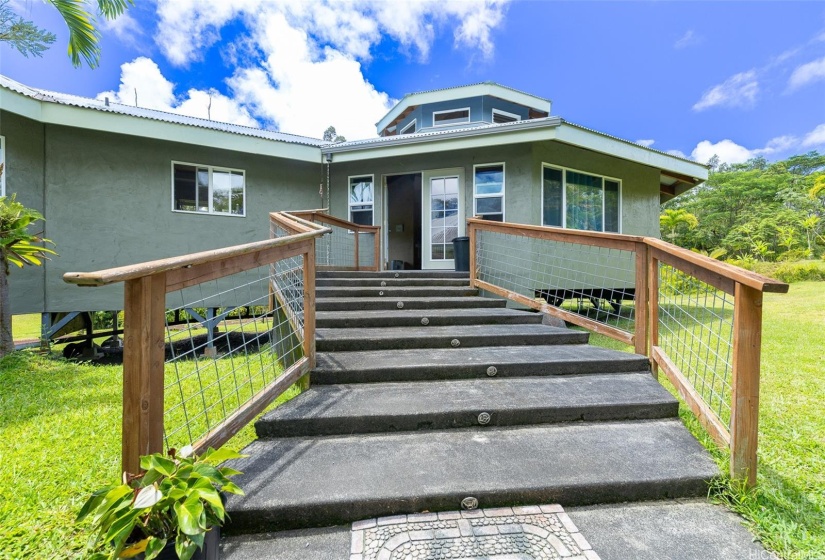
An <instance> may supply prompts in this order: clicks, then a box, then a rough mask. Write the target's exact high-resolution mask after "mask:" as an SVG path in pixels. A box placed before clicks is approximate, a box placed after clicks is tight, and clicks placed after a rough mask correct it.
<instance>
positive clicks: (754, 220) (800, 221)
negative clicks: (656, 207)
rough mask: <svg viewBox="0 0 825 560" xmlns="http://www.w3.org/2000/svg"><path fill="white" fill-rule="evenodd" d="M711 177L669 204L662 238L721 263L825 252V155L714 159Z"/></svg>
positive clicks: (665, 208)
mask: <svg viewBox="0 0 825 560" xmlns="http://www.w3.org/2000/svg"><path fill="white" fill-rule="evenodd" d="M709 165H710V167H711V170H710V176H709V178H708V180H707V181H706V182H705V183H704V184H702V185H700V186H698V187H696V188H694V189H691V190H690V191H688V192H686V193H684V194H682V195H680V196H678V197H676V198H674V199H672V200H670V201H668V202H666V203H665V204H663V206H662V215H661V218H660V225H661V229H662V237H664V238H665V239H666V240H668V241H670V242H671V243H674V244H676V245H680V246H682V247H685V248H688V249H694V250H697V251H700V252H703V253H706V254H709V255H712V256H714V257H716V258H723V257H724V258H726V259H743V260H750V259H755V260H758V261H795V260H804V259H811V258H818V257H821V256H823V254H824V253H825V155H822V154H819V153H818V152H816V151H813V152H809V153H807V154H803V155H796V156H792V157H789V158H788V159H785V160H782V161H777V162H768V161H767V160H766V159H765V158H762V157H758V158H753V159H750V160H748V161H746V162H745V163H738V164H725V163H722V164H720V163H719V160H718V158H714V159H712V160H711V161H710V162H709Z"/></svg>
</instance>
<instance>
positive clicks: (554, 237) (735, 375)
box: [467, 218, 788, 485]
mask: <svg viewBox="0 0 825 560" xmlns="http://www.w3.org/2000/svg"><path fill="white" fill-rule="evenodd" d="M467 224H468V228H467V230H468V235H469V237H470V282H471V285H472V286H473V287H477V288H480V289H483V290H487V291H490V292H492V293H495V294H498V295H500V296H502V297H505V298H507V299H510V300H512V301H515V302H518V303H520V304H523V305H526V306H528V307H531V308H533V309H537V310H540V311H542V312H545V313H549V314H551V315H554V316H557V317H560V318H562V319H564V320H565V321H569V322H571V323H574V324H576V325H580V326H582V327H584V328H587V329H589V330H591V331H593V332H596V333H600V334H604V335H606V336H609V337H611V338H614V339H616V340H619V341H621V342H624V343H625V344H629V345H631V346H633V347H634V349H635V352H636V353H637V354H642V355H645V356H648V357H649V358H650V361H651V366H652V369H653V373H654V375H656V372H657V370H658V369H661V370H662V371H663V372H664V373H665V375H666V376H667V377H668V379H669V380H670V381H671V382H672V383H673V385H674V386H675V387H676V389H677V391H678V392H679V394H680V395H681V396H682V398H683V399H684V400H685V402H686V403H687V405H688V406H689V407H690V409H691V410H692V411H693V412H694V413H695V414H696V415H697V417H698V418H699V420H700V421H701V422H702V424H703V426H704V427H705V428H706V429H707V430H708V433H710V435H711V436H712V437H713V438H714V439H715V440H716V441H717V443H718V444H719V445H721V446H723V447H729V448H730V453H731V460H730V473H731V475H732V476H733V477H734V478H736V479H740V480H745V481H746V482H747V484H749V485H753V484H755V483H756V469H757V460H756V453H757V440H758V426H759V375H760V371H759V368H760V346H761V333H762V294H763V293H764V292H775V293H786V292H787V291H788V285H787V284H785V283H782V282H778V281H776V280H773V279H771V278H767V277H764V276H761V275H759V274H756V273H753V272H750V271H747V270H744V269H741V268H739V267H735V266H732V265H729V264H727V263H723V262H720V261H717V260H715V259H711V258H709V257H706V256H704V255H700V254H698V253H694V252H692V251H688V250H686V249H682V248H680V247H677V246H675V245H672V244H670V243H666V242H664V241H662V240H659V239H655V238H650V237H639V236H631V235H622V234H611V233H598V232H589V231H574V230H568V229H560V228H552V227H542V226H530V225H522V224H510V223H496V222H489V221H485V220H480V219H477V218H471V219H469V220H467ZM486 233H496V234H499V235H504V236H507V237H508V238H509V239H510V240H512V241H515V240H517V239H522V240H523V239H531V240H540V241H543V242H553V243H558V244H566V245H568V246H574V247H590V248H592V247H598V248H603V249H607V250H614V251H618V252H629V253H632V254H633V255H634V258H635V266H634V271H635V274H634V279H633V282H634V290H635V296H634V311H635V321H634V325H633V329H632V332H628V331H626V330H623V329H622V328H618V327H616V326H611V325H606V324H602V323H601V322H599V320H598V318H597V319H593V318H588V317H584V316H582V315H580V314H578V313H574V312H571V311H567V310H564V309H561V308H559V307H558V306H554V305H550V304H548V303H547V302H546V301H543V300H541V299H537V298H536V297H534V294H533V293H519V292H518V291H515V290H513V289H512V288H507V287H506V286H502V285H496V283H495V282H491V281H485V280H482V279H480V276H483V277H489V276H491V275H490V274H488V271H487V270H485V266H486V265H484V264H482V263H480V262H479V260H480V258H479V255H480V254H482V253H483V251H485V240H484V235H485V234H486ZM551 257H552V255H550V254H548V253H547V252H545V253H544V254H542V253H541V251H539V252H537V253H536V254H535V255H534V258H536V259H538V260H541V259H548V260H549V259H550V258H551ZM502 258H505V259H506V255H503V256H502ZM580 264H581V265H582V266H585V265H589V264H591V263H587V262H581V263H580ZM662 265H665V266H669V267H673V268H674V269H676V270H678V271H680V273H681V274H683V275H685V276H686V277H688V278H693V279H696V280H698V281H700V282H702V283H704V284H707V285H709V286H710V287H711V288H710V289H712V290H718V291H720V292H723V293H725V294H728V295H730V296H732V301H733V327H732V344H731V345H732V367H731V377H732V380H731V394H730V396H729V399H730V402H729V403H728V404H729V407H730V422H729V423H727V424H726V423H725V422H723V421H722V419H721V418H720V416H719V414H718V413H717V412H715V411H714V410H713V408H712V407H711V406H709V404H708V403H707V402H706V401H705V400H704V399H703V397H702V395H701V394H700V391H698V390H697V388H696V387H694V386H693V385H692V383H691V381H690V380H689V378H688V376H686V375H685V373H684V372H682V371H680V369H679V367H678V366H677V365H676V359H675V358H676V356H670V355H668V353H667V352H666V351H665V350H664V349H663V348H662V347H661V346H659V341H660V325H661V320H662V319H661V317H660V309H659V301H660V299H661V297H662V290H663V287H662V286H660V268H661V266H662ZM508 273H509V274H518V272H517V271H512V270H509V271H508ZM529 282H530V280H529V279H527V280H523V281H522V282H521V284H520V285H522V286H523V285H525V284H526V283H529ZM543 288H546V286H534V289H535V292H536V293H539V291H540V289H543ZM558 288H564V286H558ZM522 291H524V290H522ZM531 291H532V290H531ZM585 292H586V290H581V292H580V293H582V294H584V293H585Z"/></svg>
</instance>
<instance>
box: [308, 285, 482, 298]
mask: <svg viewBox="0 0 825 560" xmlns="http://www.w3.org/2000/svg"><path fill="white" fill-rule="evenodd" d="M477 295H478V290H476V289H475V288H470V287H468V286H463V287H462V286H392V287H385V288H382V287H378V286H374V287H373V286H355V287H349V286H347V287H343V288H342V287H321V288H315V297H316V298H318V300H320V299H323V298H330V297H387V298H408V297H468V296H477Z"/></svg>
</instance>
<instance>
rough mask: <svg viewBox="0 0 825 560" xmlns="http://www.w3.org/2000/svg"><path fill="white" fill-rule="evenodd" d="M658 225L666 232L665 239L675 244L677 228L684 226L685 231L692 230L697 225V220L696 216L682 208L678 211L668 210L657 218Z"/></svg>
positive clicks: (677, 233)
mask: <svg viewBox="0 0 825 560" xmlns="http://www.w3.org/2000/svg"><path fill="white" fill-rule="evenodd" d="M659 225H660V226H661V228H662V229H663V230H667V231H668V233H667V234H665V237H667V238H668V239H669V240H670V242H671V243H676V237H678V235H679V231H678V230H679V228H680V227H683V226H684V227H686V228H687V229H694V228H696V227H697V226H698V225H699V220H698V219H697V218H696V216H694V215H693V214H691V213H690V212H688V211H687V210H684V209H682V208H679V209H678V210H671V209H670V208H668V209H667V210H665V211H664V212H663V213H662V215H661V216H659Z"/></svg>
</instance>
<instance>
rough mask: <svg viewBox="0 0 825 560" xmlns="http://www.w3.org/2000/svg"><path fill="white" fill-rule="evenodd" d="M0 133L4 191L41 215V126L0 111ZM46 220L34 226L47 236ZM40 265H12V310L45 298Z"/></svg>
mask: <svg viewBox="0 0 825 560" xmlns="http://www.w3.org/2000/svg"><path fill="white" fill-rule="evenodd" d="M0 136H4V137H5V146H6V167H5V176H6V194H7V195H11V194H13V193H16V194H17V200H18V201H20V202H21V203H23V204H24V205H25V206H27V207H29V208H34V209H35V210H37V211H39V212H40V213H41V214H44V215H46V217H47V218H48V215H47V213H46V211H45V209H44V206H43V195H44V182H43V180H44V153H43V149H44V145H43V137H44V125H43V124H41V123H39V122H36V121H32V120H30V119H27V118H24V117H21V116H18V115H15V114H14V113H9V112H7V111H0ZM49 225H50V224H49V223H48V222H46V223H45V224H44V223H43V222H38V223H37V224H36V225H35V226H34V228H35V230H36V231H43V232H44V235H45V237H47V238H49V237H51V232H50V231H49ZM45 274H46V270H45V268H43V267H33V266H27V267H25V268H22V269H20V268H17V267H12V270H11V276H10V277H9V280H10V290H11V308H12V313H15V314H16V313H28V312H30V311H40V307H41V306H42V303H41V302H42V301H43V299H44V297H45V292H44V286H45V280H44V278H45Z"/></svg>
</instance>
